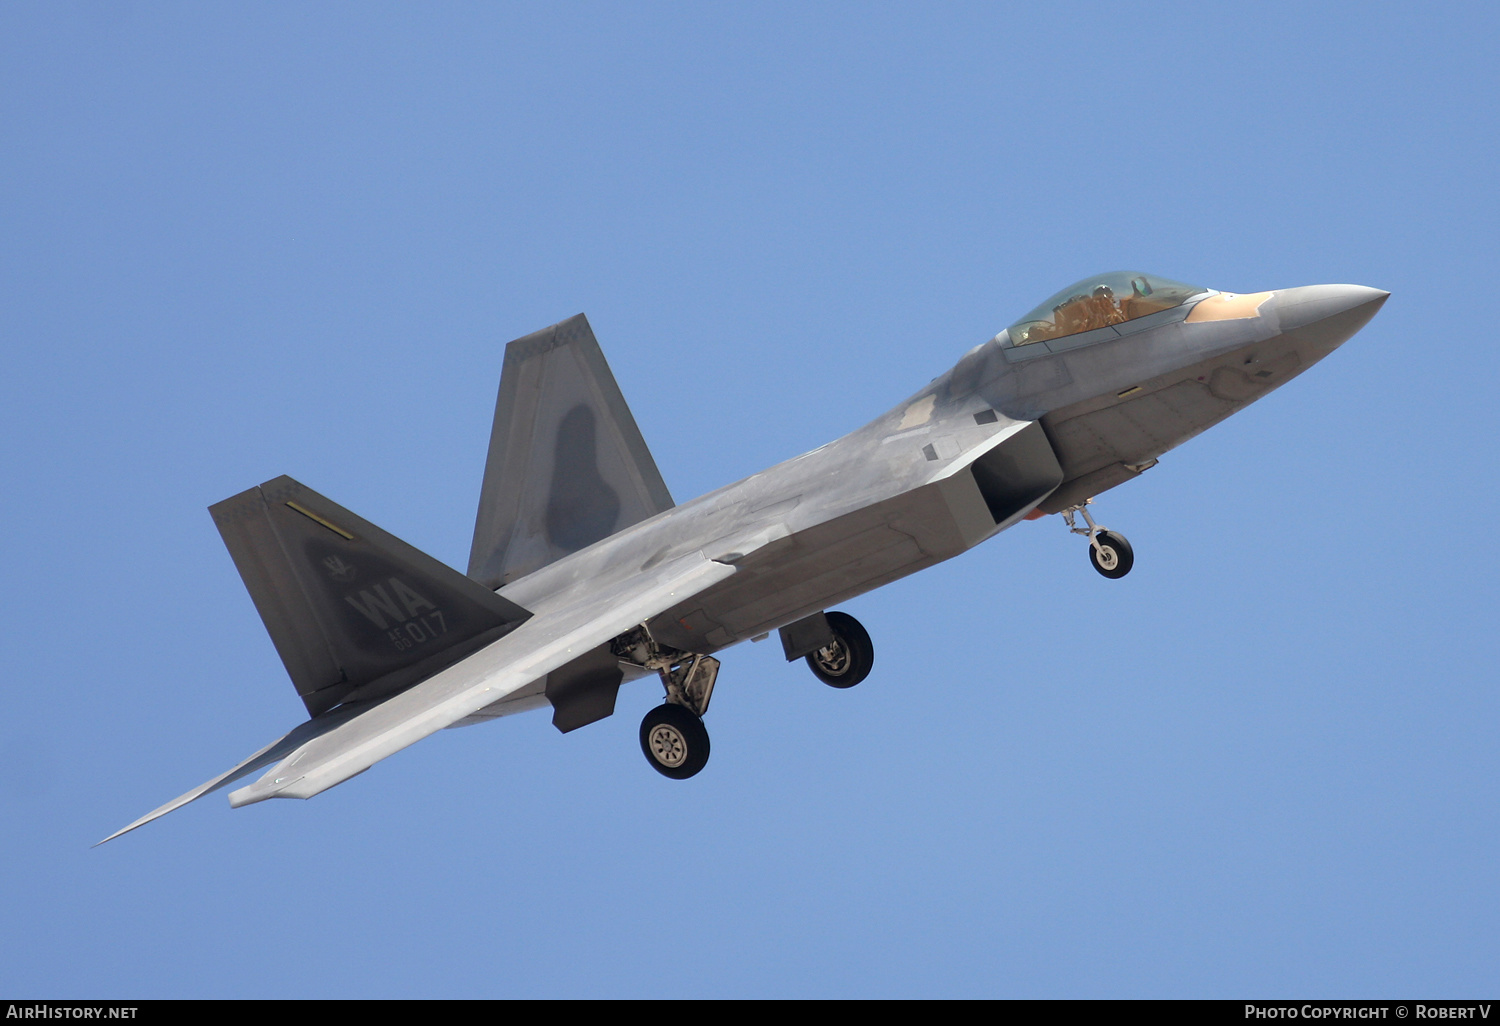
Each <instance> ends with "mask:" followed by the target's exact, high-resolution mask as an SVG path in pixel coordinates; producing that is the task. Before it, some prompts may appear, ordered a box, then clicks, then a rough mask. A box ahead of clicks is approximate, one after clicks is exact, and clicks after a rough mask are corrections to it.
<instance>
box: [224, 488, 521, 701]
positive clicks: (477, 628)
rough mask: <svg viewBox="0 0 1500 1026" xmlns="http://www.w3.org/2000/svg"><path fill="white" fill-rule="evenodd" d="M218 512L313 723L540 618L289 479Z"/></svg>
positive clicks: (388, 691)
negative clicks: (344, 704)
mask: <svg viewBox="0 0 1500 1026" xmlns="http://www.w3.org/2000/svg"><path fill="white" fill-rule="evenodd" d="M209 512H210V513H211V514H213V518H214V523H215V525H217V526H218V528H219V533H220V534H221V535H222V536H223V537H224V544H225V545H226V546H228V547H229V554H230V556H232V557H233V558H234V565H235V567H236V568H238V569H239V572H240V577H242V578H243V579H244V581H245V587H246V588H247V589H249V591H250V597H251V599H253V600H254V602H255V608H256V609H257V610H258V611H259V612H260V616H261V619H262V620H264V621H265V624H266V630H267V631H268V632H269V633H270V635H271V640H272V642H274V643H275V645H276V651H277V653H278V654H280V656H281V661H282V662H283V663H285V664H286V670H287V673H288V674H290V675H291V678H292V683H293V684H295V685H296V686H297V693H298V694H299V695H301V696H302V701H303V702H304V703H305V704H306V705H307V711H308V713H309V714H311V715H313V716H317V715H319V714H320V713H323V712H325V711H327V710H329V709H331V708H333V707H334V706H336V705H338V704H340V703H341V702H347V701H353V700H359V699H373V698H380V697H382V696H385V695H389V694H393V693H394V692H396V691H399V690H401V689H403V688H407V687H410V686H411V685H413V684H416V683H418V682H419V681H422V680H425V679H426V678H427V677H430V676H431V675H432V674H434V673H437V672H438V671H439V670H441V669H443V668H444V667H446V666H448V665H450V664H451V663H453V662H455V661H456V660H458V659H460V658H462V657H463V656H465V655H468V654H469V653H471V652H473V651H476V650H477V649H478V648H480V647H481V646H483V645H485V644H488V643H489V642H491V641H493V640H495V639H496V638H498V637H500V636H501V635H502V634H505V633H506V632H507V631H508V630H510V629H511V628H513V627H514V626H516V625H517V624H519V623H520V622H521V621H522V620H525V619H526V618H527V617H528V616H529V615H530V614H529V613H528V612H527V611H526V610H524V609H522V608H521V607H520V606H518V605H516V604H515V603H513V602H508V601H506V600H505V599H503V598H501V597H500V596H499V595H496V594H495V593H494V592H492V591H490V590H489V589H487V588H484V587H482V586H480V585H478V584H475V583H474V582H473V581H471V580H470V579H469V578H467V577H465V576H463V575H462V574H460V573H459V572H458V571H456V570H454V569H452V568H451V567H447V566H444V565H443V564H442V563H439V562H438V561H437V560H435V559H433V558H432V557H431V556H429V555H427V554H425V553H423V552H421V551H419V550H417V549H414V548H412V547H411V546H410V545H408V544H406V543H405V542H403V541H402V540H401V539H399V538H396V537H395V536H393V535H390V534H387V533H386V532H384V531H382V530H381V529H380V528H378V527H376V526H375V525H374V524H372V523H370V522H369V521H367V520H362V519H360V518H359V517H357V516H355V515H354V514H353V513H350V512H349V511H348V510H346V509H344V508H343V507H342V506H340V505H338V504H337V503H335V502H332V501H330V500H328V499H325V498H324V497H323V496H321V495H319V494H318V493H317V492H315V491H313V490H312V489H310V488H306V487H304V486H303V485H300V484H298V483H297V482H296V481H293V480H292V479H291V478H289V477H278V478H276V480H274V481H267V482H266V483H265V484H263V485H261V486H260V487H258V488H251V489H250V490H249V491H245V492H241V493H240V494H239V495H236V496H234V497H232V498H229V499H225V500H224V501H223V502H220V503H218V504H216V505H214V506H210V507H209Z"/></svg>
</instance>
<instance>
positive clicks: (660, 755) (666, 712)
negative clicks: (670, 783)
mask: <svg viewBox="0 0 1500 1026" xmlns="http://www.w3.org/2000/svg"><path fill="white" fill-rule="evenodd" d="M641 751H642V752H644V753H645V754H646V761H647V762H649V763H650V764H651V766H652V768H654V769H655V770H656V772H658V773H660V774H661V775H662V776H664V777H671V778H672V779H673V780H686V779H687V778H688V777H691V776H693V775H694V774H696V773H697V772H698V771H699V770H701V769H702V768H703V767H704V766H706V765H707V764H708V731H707V730H706V729H705V728H704V726H703V721H702V720H700V719H699V718H698V717H696V716H694V715H693V713H692V711H691V710H689V709H688V708H686V707H685V706H681V705H677V704H675V703H673V702H668V703H666V704H665V705H659V706H657V707H656V708H655V709H652V710H651V711H650V712H648V713H647V714H646V718H645V719H643V720H641Z"/></svg>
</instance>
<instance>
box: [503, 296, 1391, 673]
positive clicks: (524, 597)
mask: <svg viewBox="0 0 1500 1026" xmlns="http://www.w3.org/2000/svg"><path fill="white" fill-rule="evenodd" d="M1386 295H1387V294H1386V293H1384V292H1382V291H1380V290H1377V289H1369V288H1364V287H1362V286H1353V285H1315V286H1305V287H1301V288H1293V289H1284V290H1279V291H1276V292H1272V293H1259V294H1256V295H1255V296H1248V297H1237V296H1232V295H1228V294H1223V293H1211V292H1206V293H1204V294H1202V295H1201V296H1197V297H1194V299H1193V300H1192V301H1190V302H1187V303H1184V304H1182V305H1181V306H1178V307H1176V308H1174V309H1170V310H1165V311H1162V312H1161V313H1158V314H1154V315H1152V316H1150V317H1144V318H1141V319H1140V320H1138V321H1134V322H1131V323H1129V324H1123V325H1118V326H1115V327H1109V328H1100V329H1097V330H1093V331H1086V332H1082V333H1080V334H1075V335H1073V336H1071V337H1069V338H1064V339H1058V340H1055V341H1053V342H1049V343H1046V344H1033V345H1028V346H1024V347H1023V346H1020V345H1014V344H1011V340H1010V339H1009V338H1008V337H1007V333H1006V332H1001V333H1000V334H999V335H997V336H996V337H995V338H993V339H991V340H990V341H988V342H986V343H984V344H982V345H980V346H977V347H975V348H974V349H973V350H971V351H970V352H968V353H966V354H965V355H964V357H963V358H962V359H961V360H959V362H958V363H957V365H956V366H954V367H953V369H952V370H950V371H948V372H947V373H946V374H944V375H942V376H941V377H939V378H937V379H935V380H934V381H933V382H932V383H931V384H929V385H928V386H927V387H925V388H923V389H922V390H920V391H919V392H917V393H916V394H915V395H913V396H911V397H910V398H908V399H907V400H905V401H904V402H902V403H900V404H899V405H897V406H896V407H895V408H893V409H892V410H890V411H889V412H887V413H885V414H883V415H882V416H880V417H878V418H876V419H875V420H873V421H871V422H870V423H869V424H866V425H865V426H864V427H861V428H859V429H858V430H856V431H853V432H851V433H850V434H848V435H845V436H844V437H842V438H839V439H837V440H836V441H833V442H830V443H828V444H827V445H824V446H822V447H821V448H818V449H814V450H813V451H812V452H808V453H804V454H803V455H801V456H798V457H796V458H794V459H790V460H787V461H786V462H784V463H780V464H777V465H776V466H774V467H771V468H770V469H768V470H765V471H762V472H761V473H758V474H754V475H752V476H750V477H747V478H745V479H744V480H741V481H737V482H735V483H733V484H730V485H726V486H725V487H723V488H720V489H718V490H716V491H713V492H710V493H708V494H706V495H703V496H701V497H699V498H697V499H694V500H692V501H691V502H687V503H685V504H683V505H681V506H677V507H674V508H672V509H669V510H667V511H665V512H663V513H660V514H658V515H656V516H654V517H651V518H650V519H648V520H644V521H642V522H641V523H638V524H635V525H633V526H631V527H629V528H627V529H625V530H623V531H621V532H620V533H618V534H615V535H612V536H610V537H608V538H605V539H604V540H602V541H599V542H597V543H595V544H593V545H591V546H589V547H587V548H585V549H582V550H581V551H578V552H575V553H572V554H571V555H568V556H566V557H564V558H562V559H560V560H558V561H557V562H555V563H552V564H550V565H548V566H545V567H543V568H541V569H539V570H537V571H535V572H534V573H531V574H529V575H527V576H526V577H524V578H522V579H520V580H518V581H514V582H512V583H511V584H508V585H506V586H504V587H503V588H501V589H499V593H500V594H501V595H502V596H504V597H505V598H507V599H509V600H511V601H513V602H516V603H518V604H520V605H521V606H523V607H526V608H527V609H531V610H541V609H544V608H546V607H547V606H548V605H549V604H550V603H552V602H555V601H558V600H559V599H560V598H561V597H563V596H567V595H570V594H574V593H576V591H577V589H580V588H599V587H607V586H609V585H612V584H614V583H616V582H618V581H620V580H622V579H626V578H628V577H630V576H631V575H634V574H637V573H639V572H641V571H643V570H649V569H651V568H652V567H655V566H658V565H660V564H662V563H663V562H665V561H670V560H673V559H677V558H680V557H682V556H685V555H688V554H690V553H694V552H702V553H703V555H705V556H707V557H708V558H710V559H713V560H718V561H720V562H724V563H729V564H732V565H734V566H735V568H736V573H735V574H734V575H732V576H731V577H729V578H728V579H727V580H724V581H722V582H720V583H719V584H717V585H715V586H714V587H713V588H711V589H709V590H708V591H706V592H703V593H701V594H699V595H697V596H695V597H694V598H692V599H691V600H689V601H686V602H684V603H683V604H681V605H679V606H675V607H673V608H671V609H669V610H667V611H666V612H664V613H662V614H661V615H660V616H657V617H654V618H653V619H652V620H651V621H650V623H649V628H650V630H651V633H652V635H653V636H654V637H655V638H657V639H658V640H659V641H660V642H662V643H664V644H667V645H671V646H673V647H676V648H679V649H682V650H683V651H688V652H699V653H711V652H714V651H717V650H718V649H721V648H724V647H726V646H728V645H732V644H734V643H736V642H738V641H741V640H744V639H746V638H752V637H757V636H759V635H762V634H764V633H766V632H768V631H771V630H774V629H776V628H778V627H781V626H783V625H785V624H788V623H791V622H793V621H795V620H797V619H799V618H801V617H803V616H806V615H808V614H810V613H814V612H816V611H818V610H825V609H828V608H830V607H831V606H833V605H835V604H837V603H840V602H844V601H847V600H848V599H850V598H852V597H854V596H856V595H859V594H862V593H864V592H866V591H869V590H871V589H873V588H876V587H879V586H880V585H882V584H886V583H889V582H890V581H893V580H896V579H897V578H900V577H904V576H906V575H907V574H911V573H914V572H916V571H918V570H921V569H923V568H924V567H927V566H931V565H933V564H935V563H938V562H940V561H942V560H945V559H948V558H951V557H952V556H955V555H957V554H958V553H960V552H963V551H965V550H966V549H968V548H971V547H972V546H974V545H977V544H978V543H979V542H981V541H983V540H984V539H986V538H988V537H989V536H991V535H993V534H995V533H997V532H998V531H1001V530H1003V529H1005V528H1006V527H1009V526H1011V525H1012V524H1014V523H1016V522H1017V521H1019V520H1020V519H1022V518H1024V517H1026V516H1027V515H1028V514H1030V515H1033V516H1035V515H1040V513H1054V512H1058V511H1060V510H1063V509H1066V508H1068V507H1071V506H1073V505H1076V504H1078V503H1082V502H1083V501H1084V500H1086V499H1088V498H1090V497H1091V496H1093V495H1095V494H1097V493H1099V492H1101V491H1104V490H1105V489H1107V488H1111V487H1114V486H1115V485H1118V484H1121V483H1123V482H1124V481H1126V480H1130V479H1131V478H1133V477H1135V476H1137V475H1138V474H1139V473H1140V472H1141V471H1143V470H1144V469H1146V468H1147V467H1149V466H1151V465H1152V464H1153V463H1154V462H1155V461H1156V460H1157V459H1158V458H1159V457H1160V456H1161V455H1162V454H1163V453H1165V452H1167V451H1168V450H1170V449H1172V448H1174V447H1175V446H1177V445H1180V444H1181V443H1182V442H1184V441H1186V440H1187V439H1189V438H1191V437H1193V436H1194V435H1196V434H1198V433H1199V432H1201V431H1203V430H1205V429H1206V428H1208V427H1210V426H1212V425H1213V424H1215V423H1217V422H1219V421H1220V420H1223V419H1224V418H1225V417H1227V416H1229V415H1230V414H1232V413H1234V412H1236V411H1238V410H1239V409H1241V408H1243V407H1244V406H1246V405H1247V404H1249V403H1251V402H1253V401H1255V400H1256V399H1258V398H1260V397H1261V396H1262V395H1265V394H1266V393H1267V392H1269V391H1270V390H1271V389H1273V388H1275V387H1277V386H1278V385H1280V384H1282V383H1283V382H1285V381H1287V380H1288V379H1290V378H1292V377H1294V376H1296V375H1297V374H1299V373H1301V372H1302V371H1304V370H1306V369H1307V368H1308V367H1310V366H1311V365H1312V364H1314V363H1316V362H1317V361H1319V360H1321V359H1322V358H1323V357H1324V356H1327V355H1328V354H1329V353H1330V352H1332V351H1333V350H1334V349H1335V348H1337V347H1338V346H1339V345H1340V344H1342V343H1343V342H1344V341H1345V340H1346V339H1348V338H1349V337H1350V336H1351V335H1353V334H1354V333H1355V332H1356V331H1358V330H1359V329H1360V328H1361V327H1362V326H1363V325H1364V324H1365V323H1366V322H1367V321H1368V320H1369V319H1370V318H1371V317H1372V316H1374V314H1375V312H1376V311H1377V310H1378V309H1379V307H1380V305H1381V304H1382V303H1383V302H1384V300H1385V298H1386ZM1205 304H1206V305H1205ZM1200 306H1202V307H1203V309H1202V310H1200V309H1199V307H1200Z"/></svg>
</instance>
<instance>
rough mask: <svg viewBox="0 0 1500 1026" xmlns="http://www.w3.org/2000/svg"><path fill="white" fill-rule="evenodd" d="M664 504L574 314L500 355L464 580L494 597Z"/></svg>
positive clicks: (611, 379)
mask: <svg viewBox="0 0 1500 1026" xmlns="http://www.w3.org/2000/svg"><path fill="white" fill-rule="evenodd" d="M672 505H673V503H672V496H671V494H670V493H669V492H668V491H667V486H666V484H665V483H664V482H663V481H662V479H661V472H660V471H658V470H657V469H656V461H655V460H653V459H652V458H651V452H650V450H649V449H647V448H646V442H645V440H644V439H643V438H642V437H641V431H640V428H638V427H637V426H636V423H635V418H634V417H633V416H631V414H630V408H629V407H628V406H626V405H625V397H624V396H623V395H621V394H620V386H619V385H617V384H616V383H615V376H614V375H613V374H611V373H610V370H609V364H607V363H606V362H605V361H604V353H603V352H602V351H600V349H599V343H598V342H597V341H596V340H595V339H594V332H593V329H591V328H590V327H589V322H588V319H587V318H586V317H584V316H583V314H579V315H578V316H576V317H572V318H569V319H568V320H566V321H562V322H561V323H559V324H554V325H553V326H552V327H550V328H544V329H543V330H541V331H538V332H536V333H535V334H532V335H527V336H526V337H525V338H518V339H516V340H515V341H514V342H512V343H510V345H508V346H506V347H505V367H504V369H503V370H502V371H501V374H500V397H499V399H498V401H497V402H496V403H495V425H494V429H493V431H492V432H491V433H490V452H489V458H488V460H487V461H486V463H485V468H484V487H483V489H482V491H481V493H480V497H479V516H478V518H477V520H476V521H475V523H474V546H473V549H472V550H471V551H470V553H469V576H470V577H472V578H473V579H474V580H476V581H478V582H479V583H480V584H483V585H484V586H485V587H487V588H498V587H500V586H501V585H503V584H508V583H509V582H511V581H514V580H516V579H518V578H520V577H524V576H526V575H527V574H529V573H531V572H532V571H533V570H537V569H540V568H541V567H544V566H546V565H547V564H548V563H551V562H554V561H555V560H558V559H561V558H562V557H563V556H566V555H568V554H569V553H570V552H576V551H578V550H579V549H582V548H586V547H588V546H589V545H592V544H593V543H594V542H596V541H599V540H601V539H603V538H607V537H609V536H610V535H612V534H614V533H615V532H617V531H621V530H623V529H625V528H627V527H629V526H630V525H631V524H636V523H639V522H641V521H642V520H645V519H647V518H648V517H652V516H655V515H656V514H657V513H660V512H662V511H663V510H668V509H671V508H672Z"/></svg>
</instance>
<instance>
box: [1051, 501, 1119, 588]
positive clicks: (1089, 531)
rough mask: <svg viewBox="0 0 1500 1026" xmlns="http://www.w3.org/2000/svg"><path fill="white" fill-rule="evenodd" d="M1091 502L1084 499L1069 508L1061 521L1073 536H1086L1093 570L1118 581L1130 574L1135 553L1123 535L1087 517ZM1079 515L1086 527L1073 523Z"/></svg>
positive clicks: (1063, 513) (1064, 511)
mask: <svg viewBox="0 0 1500 1026" xmlns="http://www.w3.org/2000/svg"><path fill="white" fill-rule="evenodd" d="M1093 501H1094V500H1093V499H1085V500H1084V501H1083V502H1081V503H1079V504H1078V505H1077V506H1070V507H1069V508H1068V509H1065V510H1063V511H1062V515H1063V519H1064V520H1066V521H1067V523H1068V530H1069V531H1072V532H1073V533H1074V534H1086V535H1088V539H1089V562H1090V563H1091V564H1093V567H1094V569H1095V570H1097V571H1099V572H1100V573H1101V574H1103V575H1104V576H1105V577H1108V578H1110V579H1112V580H1118V579H1119V578H1121V577H1124V576H1125V575H1126V574H1128V573H1130V568H1131V567H1133V566H1135V552H1134V551H1133V550H1132V549H1131V547H1130V542H1128V541H1126V540H1125V536H1124V535H1123V534H1116V533H1115V532H1113V531H1106V530H1105V529H1104V528H1102V527H1100V526H1099V525H1098V524H1096V523H1094V518H1093V517H1091V516H1089V511H1088V509H1087V507H1088V506H1089V504H1090V503H1092V502H1093ZM1079 513H1082V514H1083V520H1084V523H1086V524H1088V525H1089V526H1088V527H1079V526H1078V525H1077V523H1076V522H1075V521H1074V519H1073V518H1074V516H1075V515H1076V514H1079Z"/></svg>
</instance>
